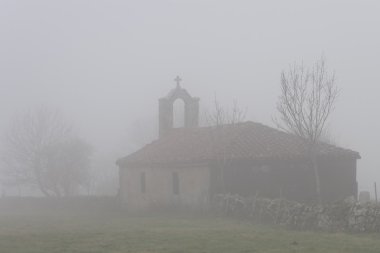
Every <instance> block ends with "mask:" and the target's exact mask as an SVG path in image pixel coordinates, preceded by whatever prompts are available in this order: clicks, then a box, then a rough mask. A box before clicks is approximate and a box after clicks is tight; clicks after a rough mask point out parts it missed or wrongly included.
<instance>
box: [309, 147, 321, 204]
mask: <svg viewBox="0 0 380 253" xmlns="http://www.w3.org/2000/svg"><path fill="white" fill-rule="evenodd" d="M311 164H312V167H313V171H314V179H315V192H316V194H317V203H318V204H322V195H321V178H320V173H319V167H318V162H317V155H316V154H315V152H312V153H311Z"/></svg>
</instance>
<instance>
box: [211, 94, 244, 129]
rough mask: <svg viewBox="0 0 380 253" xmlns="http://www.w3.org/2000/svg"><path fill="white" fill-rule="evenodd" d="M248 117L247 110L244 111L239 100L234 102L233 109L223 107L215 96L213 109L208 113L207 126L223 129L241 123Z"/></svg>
mask: <svg viewBox="0 0 380 253" xmlns="http://www.w3.org/2000/svg"><path fill="white" fill-rule="evenodd" d="M246 116H247V110H246V109H245V110H244V109H242V108H241V107H240V106H239V104H238V102H237V100H236V99H234V100H233V102H232V108H228V107H225V106H222V104H221V103H220V102H219V100H218V99H217V97H216V95H215V96H214V102H213V108H212V110H211V111H207V112H206V116H205V119H206V125H207V126H213V127H222V126H225V125H234V124H237V123H241V122H243V121H244V120H245V118H246Z"/></svg>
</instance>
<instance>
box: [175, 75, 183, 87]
mask: <svg viewBox="0 0 380 253" xmlns="http://www.w3.org/2000/svg"><path fill="white" fill-rule="evenodd" d="M174 81H175V82H176V83H177V87H180V83H181V81H182V79H181V78H180V77H179V76H177V77H176V78H175V79H174Z"/></svg>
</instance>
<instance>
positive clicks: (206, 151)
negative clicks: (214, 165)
mask: <svg viewBox="0 0 380 253" xmlns="http://www.w3.org/2000/svg"><path fill="white" fill-rule="evenodd" d="M305 150H306V145H305V143H304V142H303V141H302V140H301V139H300V138H298V137H296V136H294V135H291V134H288V133H285V132H282V131H279V130H277V129H274V128H271V127H268V126H265V125H263V124H260V123H254V122H245V123H239V124H234V125H224V126H220V127H200V128H180V129H173V130H172V132H171V133H170V134H168V135H167V136H165V137H163V138H160V139H158V140H156V141H154V142H152V143H151V144H148V145H146V146H145V147H144V148H142V149H140V150H139V151H137V152H135V153H133V154H131V155H128V156H126V157H124V158H121V159H119V160H118V161H117V164H118V165H121V166H127V165H147V164H150V165H152V164H167V163H197V162H205V161H213V160H214V161H215V160H219V159H223V158H227V159H252V160H255V159H256V160H257V159H291V158H295V157H300V156H303V154H305ZM318 151H319V154H320V155H328V156H350V157H354V158H360V155H359V153H358V152H355V151H352V150H349V149H343V148H340V147H336V146H332V145H329V144H326V143H320V144H319V145H318Z"/></svg>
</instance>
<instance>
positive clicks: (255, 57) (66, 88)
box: [0, 0, 380, 190]
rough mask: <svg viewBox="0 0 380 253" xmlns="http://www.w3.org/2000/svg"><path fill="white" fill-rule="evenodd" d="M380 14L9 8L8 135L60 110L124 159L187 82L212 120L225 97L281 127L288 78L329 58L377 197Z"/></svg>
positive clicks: (340, 9)
mask: <svg viewBox="0 0 380 253" xmlns="http://www.w3.org/2000/svg"><path fill="white" fill-rule="evenodd" d="M379 13H380V2H379V1H375V0H374V1H369V0H368V1H365V0H361V1H359V0H356V1H354V0H325V1H322V0H318V1H316V0H315V1H306V0H298V1H295V0H288V1H283V0H278V1H268V0H266V1H264V0H263V1H253V0H250V1H242V0H234V1H232V0H229V1H226V0H155V1H153V0H152V1H144V0H140V1H127V0H112V1H106V0H103V1H95V0H91V1H90V0H88V1H84V0H71V1H69V0H65V1H51V0H46V1H41V0H33V1H30V0H24V1H22V0H18V1H14V0H0V36H1V37H0V115H1V118H0V124H1V125H0V130H2V131H3V130H4V129H6V126H7V124H9V121H10V118H11V116H12V115H14V114H15V113H16V112H19V111H25V110H26V109H27V108H32V107H34V106H38V105H42V104H44V105H48V106H52V107H57V108H60V109H61V110H62V111H63V112H64V114H65V115H66V116H67V118H69V119H70V120H72V121H73V122H74V124H75V125H76V126H77V129H78V131H79V132H80V134H81V135H83V136H84V137H85V138H87V139H88V140H89V141H90V142H92V143H94V145H95V146H96V149H97V152H98V153H100V154H103V155H105V154H112V155H110V156H111V157H110V158H109V159H110V160H113V159H116V158H117V157H114V156H117V155H124V154H126V153H127V152H128V151H127V150H125V151H124V150H123V148H125V147H126V146H128V145H126V144H125V143H124V142H128V139H129V138H128V136H130V135H131V133H130V132H129V131H130V130H129V129H131V126H132V125H134V124H135V122H136V121H140V122H145V124H149V125H148V126H145V127H146V129H148V130H147V131H149V129H152V128H153V127H155V126H156V120H157V99H158V98H159V97H161V96H164V95H166V93H167V92H168V91H169V90H170V89H171V88H173V87H174V86H175V83H174V81H173V79H174V78H175V76H177V75H180V76H181V77H182V79H183V82H182V86H183V87H184V88H186V89H187V90H188V91H189V92H190V93H191V94H192V95H194V96H198V97H200V98H201V107H202V110H205V109H206V108H207V107H209V106H210V103H211V101H212V99H213V97H214V94H217V96H218V98H219V99H220V100H221V102H223V103H224V104H230V103H231V101H232V100H233V99H237V100H238V101H239V103H240V104H241V105H242V106H243V107H247V108H248V112H249V113H248V119H250V120H253V121H258V122H262V123H265V124H268V125H273V124H272V121H271V118H272V116H273V115H275V113H276V108H275V106H276V100H277V97H278V95H279V91H280V89H279V85H280V73H281V71H282V70H283V69H286V68H287V67H288V66H289V64H292V63H294V62H295V61H298V62H301V61H303V63H304V64H305V65H310V64H312V63H313V62H314V61H315V60H317V59H318V58H320V56H321V55H322V54H323V55H324V56H325V58H326V60H327V64H328V67H329V68H330V69H331V70H335V72H336V77H337V84H338V85H339V87H340V90H341V93H340V96H339V100H338V103H337V105H336V110H335V112H334V114H333V115H332V118H331V126H330V127H331V132H332V137H333V139H334V140H335V141H336V142H337V143H338V144H339V145H340V146H343V147H346V148H351V149H354V150H356V151H359V152H360V153H361V155H362V159H361V160H360V161H359V164H358V180H359V188H360V189H370V190H372V188H371V187H372V184H373V182H374V181H377V182H379V183H380V159H378V156H379V148H378V146H379V142H380V131H379V129H380V119H379V118H378V116H379V111H378V110H379V109H380V101H379V92H380V88H379V84H380V28H379V24H380V15H379ZM132 128H133V127H132ZM141 131H142V132H144V131H143V130H141ZM105 167H106V166H105ZM110 168H114V164H113V163H112V164H110ZM110 168H104V169H105V170H107V169H110Z"/></svg>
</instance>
